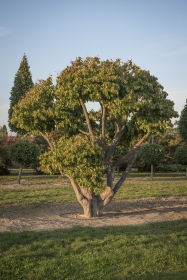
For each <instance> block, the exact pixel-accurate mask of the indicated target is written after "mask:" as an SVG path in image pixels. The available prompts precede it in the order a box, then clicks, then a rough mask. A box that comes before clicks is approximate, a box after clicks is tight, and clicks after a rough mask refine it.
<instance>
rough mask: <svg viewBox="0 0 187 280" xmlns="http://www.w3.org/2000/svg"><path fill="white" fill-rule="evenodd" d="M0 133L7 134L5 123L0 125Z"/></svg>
mask: <svg viewBox="0 0 187 280" xmlns="http://www.w3.org/2000/svg"><path fill="white" fill-rule="evenodd" d="M0 134H4V135H6V136H8V131H7V127H6V125H3V126H2V127H0Z"/></svg>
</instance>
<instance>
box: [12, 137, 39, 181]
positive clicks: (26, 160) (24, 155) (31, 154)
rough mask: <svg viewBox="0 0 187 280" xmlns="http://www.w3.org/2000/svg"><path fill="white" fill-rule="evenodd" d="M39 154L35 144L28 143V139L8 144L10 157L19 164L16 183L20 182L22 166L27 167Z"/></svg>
mask: <svg viewBox="0 0 187 280" xmlns="http://www.w3.org/2000/svg"><path fill="white" fill-rule="evenodd" d="M39 154H40V150H39V148H38V146H37V145H35V144H33V143H29V142H28V141H19V142H15V143H13V144H12V145H11V146H10V157H11V159H12V160H13V161H14V162H16V163H19V164H20V172H19V175H18V179H17V183H18V184H20V179H21V173H22V168H23V166H24V167H29V166H30V165H31V164H32V163H33V162H35V161H36V160H37V158H38V156H39Z"/></svg>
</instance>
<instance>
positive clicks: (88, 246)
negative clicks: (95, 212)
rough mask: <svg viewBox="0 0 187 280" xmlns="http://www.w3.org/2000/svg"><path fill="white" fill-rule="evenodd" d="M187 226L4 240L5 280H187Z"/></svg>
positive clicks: (1, 266) (78, 230) (0, 266)
mask: <svg viewBox="0 0 187 280" xmlns="http://www.w3.org/2000/svg"><path fill="white" fill-rule="evenodd" d="M186 246H187V220H186V219H184V220H180V221H173V222H164V223H151V224H148V225H145V226H120V227H114V226H111V227H101V228H90V227H73V228H71V229H64V230H55V231H45V232H22V233H2V234H0V256H1V262H0V271H1V272H0V276H1V279H54V280H59V279H71V280H77V279H81V280H82V279H86V280H87V279H93V280H95V279H106V280H107V279H108V280H113V279H116V280H120V279H127V280H128V279H129V280H130V279H141V280H147V279H152V280H154V279H163V280H168V279H172V280H173V279H174V280H175V279H177V280H179V279H181V280H186V279H187V277H186V276H187V250H186Z"/></svg>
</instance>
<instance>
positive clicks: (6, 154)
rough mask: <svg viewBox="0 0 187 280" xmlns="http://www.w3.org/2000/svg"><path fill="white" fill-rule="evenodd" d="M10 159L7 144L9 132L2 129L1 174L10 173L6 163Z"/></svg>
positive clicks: (0, 143) (0, 139)
mask: <svg viewBox="0 0 187 280" xmlns="http://www.w3.org/2000/svg"><path fill="white" fill-rule="evenodd" d="M8 160H9V151H8V145H7V134H6V133H4V131H3V132H2V131H0V175H3V174H8V173H9V172H8V170H7V169H6V163H7V162H8Z"/></svg>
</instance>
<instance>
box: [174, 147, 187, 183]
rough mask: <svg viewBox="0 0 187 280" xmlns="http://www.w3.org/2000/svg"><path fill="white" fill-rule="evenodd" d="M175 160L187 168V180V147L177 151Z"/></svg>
mask: <svg viewBox="0 0 187 280" xmlns="http://www.w3.org/2000/svg"><path fill="white" fill-rule="evenodd" d="M174 157H175V160H176V162H177V163H179V164H182V165H185V166H186V179H187V146H180V147H178V148H177V149H176V152H175V155H174Z"/></svg>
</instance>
